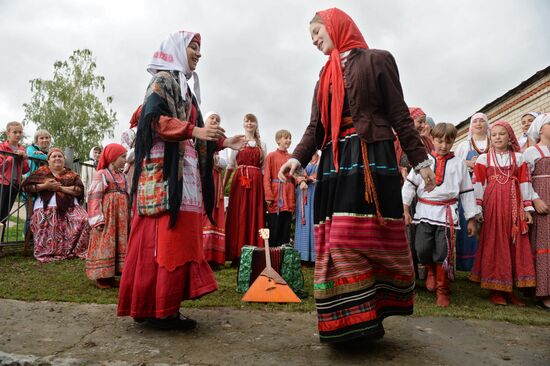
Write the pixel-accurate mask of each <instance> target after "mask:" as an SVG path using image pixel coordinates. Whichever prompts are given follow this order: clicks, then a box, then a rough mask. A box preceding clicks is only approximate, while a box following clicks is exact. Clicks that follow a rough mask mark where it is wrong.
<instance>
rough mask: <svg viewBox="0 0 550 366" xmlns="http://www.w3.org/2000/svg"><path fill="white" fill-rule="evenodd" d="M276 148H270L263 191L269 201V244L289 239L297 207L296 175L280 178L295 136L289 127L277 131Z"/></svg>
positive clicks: (280, 242) (279, 243) (273, 244)
mask: <svg viewBox="0 0 550 366" xmlns="http://www.w3.org/2000/svg"><path fill="white" fill-rule="evenodd" d="M275 141H276V142H277V150H275V151H273V152H270V153H269V154H268V155H267V157H266V159H265V169H264V195H265V201H266V203H267V226H268V228H269V233H270V235H269V245H270V246H280V245H282V244H288V243H290V227H291V224H292V214H293V213H294V209H295V208H296V196H295V192H294V179H293V178H291V177H288V179H287V180H286V181H282V180H281V179H279V178H277V174H278V173H279V169H280V168H281V166H283V164H284V163H286V161H287V160H288V159H289V158H290V154H289V152H288V148H289V147H290V144H291V143H292V136H291V134H290V132H289V131H287V130H279V131H277V132H276V133H275Z"/></svg>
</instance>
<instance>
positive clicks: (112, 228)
mask: <svg viewBox="0 0 550 366" xmlns="http://www.w3.org/2000/svg"><path fill="white" fill-rule="evenodd" d="M124 164H126V148H125V147H124V146H122V145H119V144H109V145H107V146H105V149H103V151H102V152H101V156H100V157H99V163H98V165H97V168H96V169H97V172H96V174H95V175H94V179H93V181H92V184H91V185H90V190H89V191H88V217H89V219H88V221H89V222H90V226H91V227H92V233H91V237H90V245H89V247H88V254H87V256H86V275H87V276H88V278H89V279H91V280H96V281H97V287H99V288H102V289H104V288H111V287H118V281H117V280H115V275H119V274H121V273H122V268H123V267H124V259H125V258H126V245H127V242H128V222H129V215H128V214H129V211H128V187H127V185H126V175H124V173H123V172H122V170H123V169H124Z"/></svg>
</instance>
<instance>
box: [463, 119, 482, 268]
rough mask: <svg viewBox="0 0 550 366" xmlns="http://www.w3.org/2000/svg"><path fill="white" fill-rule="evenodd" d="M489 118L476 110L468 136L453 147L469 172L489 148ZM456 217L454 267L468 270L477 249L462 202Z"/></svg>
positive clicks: (472, 263) (475, 238)
mask: <svg viewBox="0 0 550 366" xmlns="http://www.w3.org/2000/svg"><path fill="white" fill-rule="evenodd" d="M488 131H489V119H488V118H487V116H486V115H485V113H481V112H477V113H474V115H472V117H471V118H470V127H469V129H468V138H467V139H466V140H464V141H462V142H461V143H459V144H458V146H457V147H456V149H455V156H458V157H459V158H461V159H462V160H464V161H465V163H466V166H467V167H468V170H469V171H470V174H471V173H472V172H473V169H474V165H475V163H476V160H477V158H478V156H479V155H480V154H483V153H486V152H487V151H488V149H489V146H490V143H489V132H488ZM458 217H459V218H460V227H461V228H463V229H461V230H459V231H458V234H457V236H456V269H457V270H459V271H470V270H471V269H472V266H473V265H474V258H475V255H476V250H477V244H478V243H477V237H476V236H475V235H474V236H468V230H466V229H465V228H466V227H468V226H467V225H468V221H467V220H466V218H465V217H464V210H463V209H462V204H461V203H460V202H459V204H458Z"/></svg>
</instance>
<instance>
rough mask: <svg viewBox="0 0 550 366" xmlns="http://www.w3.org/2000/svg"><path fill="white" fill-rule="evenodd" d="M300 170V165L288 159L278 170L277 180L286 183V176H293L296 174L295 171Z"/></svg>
mask: <svg viewBox="0 0 550 366" xmlns="http://www.w3.org/2000/svg"><path fill="white" fill-rule="evenodd" d="M298 168H300V163H298V162H297V161H296V160H295V159H290V160H288V161H287V162H286V163H284V164H283V166H282V167H281V169H279V174H278V176H279V179H280V180H282V181H283V182H286V176H287V174H288V175H294V173H295V172H296V169H298Z"/></svg>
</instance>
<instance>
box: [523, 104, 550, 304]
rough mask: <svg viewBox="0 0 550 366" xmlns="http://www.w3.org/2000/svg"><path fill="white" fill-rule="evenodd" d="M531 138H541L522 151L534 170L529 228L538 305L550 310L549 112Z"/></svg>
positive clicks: (533, 126) (533, 127)
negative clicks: (531, 221)
mask: <svg viewBox="0 0 550 366" xmlns="http://www.w3.org/2000/svg"><path fill="white" fill-rule="evenodd" d="M529 137H530V138H531V139H532V140H533V141H538V143H537V144H536V145H534V146H531V147H529V148H528V149H527V150H525V152H524V153H523V156H524V157H525V160H526V161H527V164H528V165H529V169H530V171H531V180H532V190H531V199H532V200H533V205H534V206H535V212H533V226H531V230H530V239H531V248H532V251H533V253H534V255H535V272H536V276H537V287H536V292H535V295H536V296H537V298H538V299H539V306H541V307H542V308H544V309H545V310H550V215H549V214H548V213H549V209H548V207H549V205H550V113H545V114H541V115H539V116H538V117H537V118H535V120H534V121H533V123H532V124H531V127H530V128H529Z"/></svg>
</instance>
